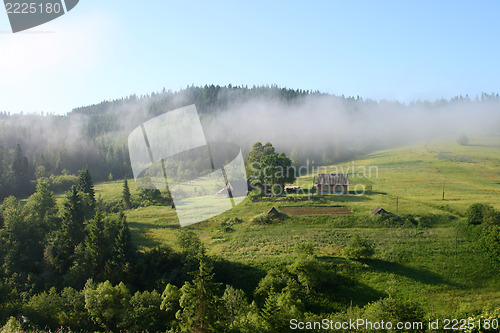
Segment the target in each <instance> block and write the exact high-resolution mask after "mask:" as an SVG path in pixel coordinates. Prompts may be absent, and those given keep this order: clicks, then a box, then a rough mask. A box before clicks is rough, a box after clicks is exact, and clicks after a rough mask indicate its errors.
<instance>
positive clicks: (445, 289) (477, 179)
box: [96, 137, 500, 316]
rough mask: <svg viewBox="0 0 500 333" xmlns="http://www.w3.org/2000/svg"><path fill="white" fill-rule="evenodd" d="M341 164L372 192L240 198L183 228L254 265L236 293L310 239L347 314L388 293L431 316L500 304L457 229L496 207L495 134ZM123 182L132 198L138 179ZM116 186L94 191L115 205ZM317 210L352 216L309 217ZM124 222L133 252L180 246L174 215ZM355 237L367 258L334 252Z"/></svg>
mask: <svg viewBox="0 0 500 333" xmlns="http://www.w3.org/2000/svg"><path fill="white" fill-rule="evenodd" d="M341 166H342V167H343V170H344V171H345V172H348V173H349V174H350V180H351V183H353V184H354V185H356V184H358V186H356V189H357V190H358V191H359V192H362V189H363V188H364V187H363V185H371V191H370V193H365V194H361V193H360V194H353V195H327V196H318V195H313V196H309V195H300V194H294V195H287V196H284V197H277V198H264V199H263V200H261V201H258V202H251V201H250V200H249V198H246V199H245V200H244V201H243V202H242V203H241V204H239V205H238V206H236V207H235V208H233V209H232V210H230V211H228V212H226V213H224V214H222V215H220V216H218V217H215V218H212V219H210V220H209V221H205V222H202V223H199V224H196V225H193V226H190V227H188V228H190V229H192V230H194V231H195V232H196V233H197V234H198V235H199V237H200V238H201V239H202V241H203V242H204V244H205V246H206V247H207V251H208V253H209V254H210V255H214V256H218V257H220V258H223V259H226V260H229V261H231V262H235V263H240V264H243V265H246V267H249V268H255V269H252V270H249V271H248V274H247V275H245V271H242V272H238V274H239V279H240V280H241V281H240V285H241V287H245V286H248V289H250V286H251V285H254V284H255V283H256V281H258V279H259V278H261V277H262V276H260V275H259V273H258V269H259V268H267V267H272V266H273V265H274V264H275V263H276V262H279V261H283V260H285V261H286V260H287V258H288V257H289V256H290V254H292V252H293V249H294V246H295V244H297V243H300V242H311V243H312V244H314V246H315V248H316V255H317V256H318V258H320V259H321V260H324V261H326V262H329V263H331V265H334V266H335V267H336V268H337V270H338V271H340V272H343V275H344V276H349V277H350V278H351V279H352V281H353V284H352V288H341V289H339V290H338V291H337V293H338V294H339V303H345V304H343V305H344V306H346V307H347V306H348V303H349V300H352V301H353V303H354V304H355V305H363V304H366V303H367V302H370V301H374V300H376V299H378V298H380V297H383V296H387V295H398V296H400V297H403V298H409V299H414V300H416V301H418V302H419V303H421V304H422V306H423V307H424V308H425V309H426V311H427V312H428V313H429V314H430V313H432V314H434V315H436V316H437V315H440V314H443V315H444V314H448V315H449V314H457V315H459V314H461V313H468V312H470V311H471V309H480V308H488V307H496V308H498V307H500V275H499V274H498V273H497V272H495V271H494V270H493V269H492V268H490V264H489V262H488V261H487V259H486V258H485V257H484V255H483V253H482V252H481V250H480V248H479V246H478V244H477V242H476V241H475V240H474V238H473V237H472V236H471V235H470V234H469V233H468V232H467V230H464V228H463V227H462V226H463V225H464V220H465V219H464V213H465V210H466V209H467V207H468V206H469V205H471V204H472V203H475V202H484V203H488V204H491V205H492V206H494V207H495V208H496V209H500V200H499V199H500V137H490V138H475V139H474V138H471V142H470V144H469V145H467V146H461V145H458V144H457V143H455V142H454V140H443V141H434V142H427V143H422V144H418V145H414V146H410V147H401V148H396V149H390V150H384V151H379V152H376V153H373V154H370V155H368V156H360V157H358V158H357V159H356V160H355V161H350V162H347V163H344V164H342V165H336V166H329V167H328V168H327V170H328V171H336V170H339V171H340V167H341ZM370 167H371V168H370ZM348 168H349V169H348ZM364 170H366V173H363V171H364ZM369 170H370V171H371V174H368V171H369ZM313 177H314V175H313V174H310V175H307V176H304V177H301V178H299V179H298V180H297V182H296V184H298V185H299V186H302V187H304V188H310V187H311V186H312V182H313ZM129 183H130V187H131V192H132V194H133V196H137V195H138V194H137V193H138V190H137V188H136V187H135V185H134V184H133V183H134V182H133V181H130V182H129ZM122 184H123V182H121V181H116V182H108V183H103V184H98V185H97V186H96V194H97V196H99V195H100V196H101V198H102V199H103V200H104V201H116V200H119V199H120V196H121V191H122ZM443 184H444V191H445V198H444V200H443V198H442V196H443ZM353 188H354V186H353V187H351V189H353ZM339 206H340V207H339ZM271 207H276V208H277V209H278V210H280V211H282V212H284V213H286V215H287V217H286V218H284V219H283V220H282V221H279V222H276V223H273V224H271V225H259V224H254V223H252V222H251V221H252V219H253V218H254V217H256V216H258V215H259V214H262V213H264V212H266V211H267V210H268V209H270V208H271ZM376 207H383V208H384V209H386V210H387V211H389V212H392V213H396V209H397V213H398V215H400V216H405V217H406V218H408V220H411V221H413V222H414V224H411V223H409V224H408V223H407V224H405V225H386V224H382V223H379V220H377V219H376V218H374V217H373V216H372V214H371V211H372V210H373V209H374V208H376ZM313 210H317V211H323V212H330V213H332V212H335V211H344V212H345V211H352V212H353V215H352V216H342V215H339V216H336V215H335V214H320V215H315V214H312V213H310V215H309V214H308V212H311V211H313ZM294 212H295V213H294ZM297 212H298V213H297ZM126 215H127V219H128V222H129V225H130V229H131V231H132V236H133V241H134V242H135V243H136V244H137V246H138V247H139V249H141V250H147V249H151V248H154V247H157V246H161V245H165V244H168V245H169V246H172V247H174V248H176V247H177V244H176V237H177V233H178V230H179V229H180V226H179V223H178V220H177V217H176V213H175V210H173V209H171V208H169V207H160V206H155V207H144V208H137V209H133V210H129V211H127V212H126ZM312 215H315V216H312ZM232 218H238V220H234V219H233V221H236V223H234V224H233V225H232V226H231V228H230V229H229V230H227V229H222V228H221V223H222V222H224V221H226V220H228V219H232ZM355 234H359V235H361V236H362V237H364V238H367V239H369V240H370V241H371V242H372V243H373V244H374V245H375V248H376V254H375V256H374V258H373V259H369V260H365V261H363V262H352V261H348V260H346V259H344V258H343V257H342V256H341V252H340V250H341V249H342V247H344V246H345V245H346V243H347V242H348V240H349V239H350V238H351V237H352V236H353V235H355ZM235 274H236V273H235Z"/></svg>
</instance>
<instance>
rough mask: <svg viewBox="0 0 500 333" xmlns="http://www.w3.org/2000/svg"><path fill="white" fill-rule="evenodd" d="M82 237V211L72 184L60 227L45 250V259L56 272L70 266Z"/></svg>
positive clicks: (64, 270) (60, 271)
mask: <svg viewBox="0 0 500 333" xmlns="http://www.w3.org/2000/svg"><path fill="white" fill-rule="evenodd" d="M84 237H85V233H84V213H83V209H82V206H81V201H80V196H79V194H78V191H77V189H76V186H73V187H72V189H71V193H70V194H69V195H68V197H67V199H66V202H65V203H64V207H63V213H62V221H61V227H60V229H59V230H57V232H56V233H55V234H54V236H53V238H52V239H51V240H50V241H49V244H48V245H47V248H46V250H45V256H46V258H47V261H48V262H49V263H50V265H51V266H52V267H53V268H54V269H55V270H56V271H57V272H59V273H61V274H62V273H65V272H66V271H67V270H68V269H69V268H70V266H71V265H72V263H73V259H74V257H73V256H74V254H75V248H76V247H77V246H78V245H79V244H80V243H82V242H83V240H84Z"/></svg>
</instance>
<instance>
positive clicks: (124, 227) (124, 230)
mask: <svg viewBox="0 0 500 333" xmlns="http://www.w3.org/2000/svg"><path fill="white" fill-rule="evenodd" d="M116 228H117V231H116V237H115V239H114V241H113V247H112V250H111V257H110V259H109V260H108V262H107V263H106V271H107V272H108V273H107V274H108V277H109V278H110V279H111V280H112V281H115V282H116V283H118V282H120V281H128V280H130V277H131V274H132V263H133V262H134V257H135V248H134V245H133V244H132V239H131V237H130V230H129V228H128V224H127V218H126V217H125V214H124V213H123V212H121V213H120V217H119V219H118V224H117V226H116Z"/></svg>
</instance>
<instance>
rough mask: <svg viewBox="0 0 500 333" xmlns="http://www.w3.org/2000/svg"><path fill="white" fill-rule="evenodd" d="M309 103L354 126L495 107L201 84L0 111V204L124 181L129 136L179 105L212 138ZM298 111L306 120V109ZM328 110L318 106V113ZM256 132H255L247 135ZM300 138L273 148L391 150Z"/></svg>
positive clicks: (296, 157) (315, 155)
mask: <svg viewBox="0 0 500 333" xmlns="http://www.w3.org/2000/svg"><path fill="white" fill-rule="evenodd" d="M311 98H313V99H314V98H317V99H320V100H321V99H324V100H328V101H329V103H333V104H334V105H333V106H330V105H328V107H332V108H335V107H341V108H343V109H345V112H346V113H347V114H348V115H350V117H352V118H353V119H354V120H355V122H358V123H360V124H361V123H363V122H364V120H363V119H362V118H360V119H358V120H356V117H360V116H361V110H362V109H364V108H374V111H373V112H372V113H376V111H378V110H385V109H395V110H396V111H397V112H398V113H401V114H404V113H407V112H408V111H409V110H410V111H411V110H412V109H417V108H427V109H430V110H434V109H435V110H436V111H433V112H437V111H438V110H439V109H440V108H444V107H446V106H450V105H451V106H453V105H462V106H466V107H469V108H470V109H473V108H475V107H479V106H481V105H483V104H485V105H486V104H491V103H498V101H499V97H498V94H486V93H483V94H482V95H481V96H480V98H478V97H476V99H474V100H473V99H470V98H469V97H468V96H465V97H463V96H459V97H456V98H453V99H451V100H444V99H442V100H436V101H435V102H432V103H431V102H427V101H418V102H415V103H411V104H410V105H403V104H401V103H399V102H395V101H380V102H376V101H373V100H369V99H367V100H363V99H362V98H360V97H359V96H357V97H356V98H354V97H344V96H335V95H330V94H324V93H321V92H319V91H309V90H302V89H295V90H294V89H287V88H280V87H278V86H274V85H273V86H253V87H251V88H249V87H247V86H232V85H228V86H223V87H221V86H214V85H210V86H209V85H205V86H204V87H195V86H191V87H187V88H185V89H182V90H180V91H177V92H172V91H166V90H165V89H163V91H161V92H157V93H151V94H150V95H145V96H136V95H131V96H129V97H126V98H122V99H117V100H112V101H104V102H101V103H98V104H95V105H90V106H85V107H79V108H75V109H74V110H72V111H71V112H69V113H68V114H67V115H54V114H50V113H49V114H44V113H41V114H22V113H21V114H12V115H11V114H10V113H8V112H7V111H3V112H0V198H5V197H6V196H8V195H16V196H26V195H28V194H30V193H33V191H34V189H35V184H36V179H39V178H41V177H51V179H50V186H51V189H53V190H56V191H60V190H66V189H67V186H68V184H71V181H74V177H73V179H71V175H76V174H77V173H78V171H79V170H80V169H81V168H83V167H88V168H89V170H90V171H91V173H92V175H93V177H94V180H95V181H103V180H109V179H123V178H124V177H129V178H130V177H132V172H131V169H130V161H129V156H128V147H127V137H128V134H129V133H130V131H131V130H132V129H134V128H135V127H137V126H139V125H140V124H142V123H143V122H144V121H147V120H149V119H151V118H153V117H155V116H158V115H160V114H163V113H165V112H167V111H170V110H173V109H176V108H179V107H182V106H186V105H191V104H195V105H196V107H197V109H198V112H199V114H200V116H201V118H202V121H203V122H205V123H209V124H210V123H211V122H212V125H213V127H214V128H215V130H214V131H213V132H217V126H218V124H215V125H214V124H213V122H214V119H215V117H216V116H217V115H219V114H221V113H224V112H229V114H231V112H233V111H232V110H233V109H235V108H238V107H240V106H241V105H245V103H248V102H250V101H256V100H257V101H263V102H265V103H276V105H280V106H282V107H284V108H285V110H286V108H287V106H289V107H292V106H295V107H296V106H300V105H301V104H304V103H306V101H308V99H311ZM0 110H1V106H0ZM245 112H248V113H250V114H251V113H252V112H253V111H252V108H250V109H249V110H248V111H247V110H245ZM301 112H304V113H305V114H307V113H308V106H306V107H305V109H304V110H302V111H301ZM328 112H329V110H328V109H327V108H326V107H325V113H326V114H327V113H328ZM285 117H286V115H285ZM270 121H271V122H276V123H275V129H273V130H272V131H275V132H283V131H284V133H285V134H286V128H280V123H281V122H280V120H279V119H278V120H270ZM309 121H310V124H309V125H308V127H314V124H315V123H319V124H321V123H322V121H321V119H309ZM262 122H266V119H262ZM244 125H245V124H243V126H244ZM374 126H376V124H374ZM327 128H328V127H327ZM249 131H251V129H249ZM258 131H259V129H258V128H256V129H255V132H258ZM294 131H295V132H296V134H295V136H297V135H300V132H297V131H296V130H294ZM331 131H332V132H333V133H335V132H336V131H337V128H336V127H335V125H334V124H332V130H331ZM308 132H309V131H307V133H306V131H304V134H303V136H302V137H299V138H300V139H298V140H295V141H294V140H293V138H289V137H288V136H286V135H284V137H285V143H281V144H280V143H279V142H273V143H274V144H275V145H276V146H277V147H278V149H279V150H280V151H283V152H285V153H287V154H288V155H289V156H290V158H291V159H292V162H293V163H294V164H295V165H304V164H306V163H307V161H316V164H317V165H318V164H323V165H325V164H330V163H333V162H338V161H343V160H348V159H349V158H352V156H354V155H356V154H360V153H366V152H368V151H372V150H374V149H379V148H382V147H387V146H390V145H393V144H394V140H386V141H384V140H381V139H378V140H377V139H373V140H364V141H357V139H356V138H357V137H358V136H360V135H362V134H363V133H355V132H354V133H353V135H352V138H350V139H349V140H348V141H347V142H345V141H346V140H345V138H344V139H343V138H339V137H336V139H337V140H333V141H332V140H328V136H325V135H321V133H311V134H308ZM208 134H211V133H208ZM216 135H220V133H216ZM344 136H345V135H344ZM218 138H219V139H220V137H218ZM304 138H307V139H309V138H311V139H312V138H315V140H314V141H312V142H310V141H308V140H306V139H304ZM375 138H376V136H375ZM236 140H237V141H238V142H240V143H244V145H243V146H242V150H243V152H244V153H247V152H248V151H249V150H250V147H251V145H252V144H253V143H254V142H255V141H257V140H253V141H248V140H245V138H238V137H236ZM247 141H248V142H247ZM399 141H401V140H399ZM346 143H347V144H346ZM60 176H63V177H60Z"/></svg>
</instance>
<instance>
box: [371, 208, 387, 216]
mask: <svg viewBox="0 0 500 333" xmlns="http://www.w3.org/2000/svg"><path fill="white" fill-rule="evenodd" d="M385 213H387V211H386V210H385V209H383V208H380V207H377V208H375V209H374V210H372V214H373V215H376V214H385Z"/></svg>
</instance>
